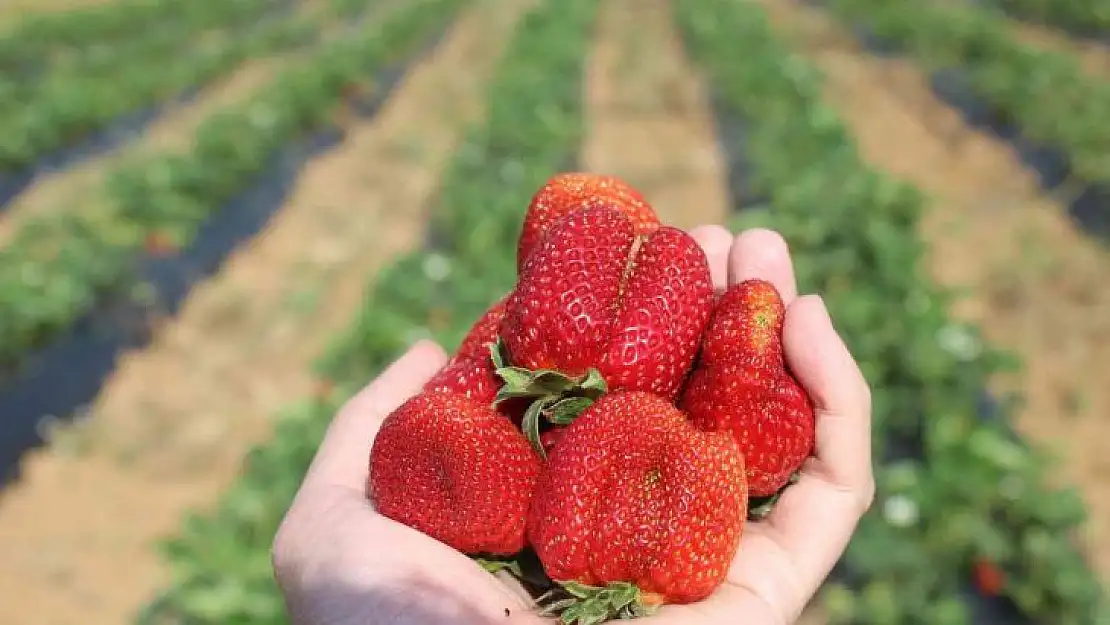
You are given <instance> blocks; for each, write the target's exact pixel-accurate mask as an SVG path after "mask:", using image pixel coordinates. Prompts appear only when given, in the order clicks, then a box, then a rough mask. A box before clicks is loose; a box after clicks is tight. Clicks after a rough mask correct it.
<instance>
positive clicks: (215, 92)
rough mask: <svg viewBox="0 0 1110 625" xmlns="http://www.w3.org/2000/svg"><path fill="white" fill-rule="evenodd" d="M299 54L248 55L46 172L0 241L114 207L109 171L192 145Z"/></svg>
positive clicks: (311, 1) (9, 215) (11, 209)
mask: <svg viewBox="0 0 1110 625" xmlns="http://www.w3.org/2000/svg"><path fill="white" fill-rule="evenodd" d="M0 1H2V0H0ZM386 4H390V3H386ZM324 8H325V5H324V4H323V3H322V2H321V1H320V0H308V1H306V2H303V3H302V4H301V5H300V6H299V7H298V9H297V11H296V12H294V13H293V15H291V16H290V17H289V18H287V19H291V20H302V19H317V18H318V17H319V16H320V15H321V14H322V11H323V10H324ZM300 54H303V52H302V53H300ZM297 56H298V53H286V54H285V55H278V56H275V57H271V58H264V59H263V58H260V59H252V60H248V61H247V62H245V63H243V64H242V65H241V66H240V67H238V68H236V69H235V70H234V71H232V72H231V73H229V74H227V75H226V76H223V77H221V78H219V79H217V80H214V81H212V83H211V84H210V85H208V86H206V87H204V88H203V89H202V90H201V92H200V93H199V94H198V95H197V97H196V98H194V99H193V100H192V101H190V102H187V103H181V104H170V105H168V106H167V108H166V110H165V111H163V112H162V114H161V115H159V116H158V118H157V119H155V120H154V121H153V122H152V123H151V124H150V125H149V126H147V127H146V128H145V129H144V130H143V131H142V132H141V134H140V133H137V134H136V135H135V136H134V137H132V138H130V139H129V140H127V141H125V142H124V143H122V144H121V145H119V146H116V147H115V148H113V149H112V150H109V151H108V152H107V153H105V154H102V155H99V156H96V157H93V158H89V159H83V160H80V161H78V162H76V163H74V164H73V165H71V166H69V167H66V168H63V169H60V170H58V171H56V172H53V173H50V174H46V175H43V176H41V177H40V178H38V179H37V180H35V181H34V182H32V183H31V185H30V186H29V187H27V189H25V190H24V191H23V192H22V193H20V194H19V196H17V197H16V198H14V199H13V200H11V202H10V203H9V205H8V206H7V208H6V210H5V211H4V213H3V214H2V215H0V247H2V246H4V245H6V244H7V243H8V242H9V241H11V240H12V237H14V236H16V233H17V232H18V231H19V229H20V228H21V227H22V226H23V225H24V224H25V223H27V222H28V221H29V220H31V219H34V218H37V217H42V216H47V215H50V214H52V213H57V212H63V211H73V210H76V209H78V208H79V209H80V211H81V213H82V214H83V215H86V216H93V215H96V214H100V213H110V212H111V210H110V206H111V205H110V203H109V201H108V199H107V198H106V197H105V194H104V189H103V182H104V179H105V176H106V174H108V173H109V172H110V171H112V170H113V169H115V168H118V167H120V166H121V165H124V164H126V163H127V162H129V161H135V160H141V159H143V158H146V157H147V156H148V155H151V154H157V153H163V152H166V151H172V150H180V149H184V148H187V147H188V146H189V142H190V141H191V140H192V138H193V135H194V134H195V133H196V130H197V128H198V127H199V126H200V125H201V124H202V123H204V121H205V120H206V119H208V117H209V116H210V115H212V114H213V113H215V112H217V111H219V110H221V109H223V108H226V107H229V106H232V105H234V104H236V103H238V102H242V101H244V100H245V99H247V98H249V97H250V96H251V94H252V93H253V92H254V91H255V90H257V89H258V88H260V87H262V86H263V85H265V84H266V82H267V81H268V80H269V79H270V78H272V77H273V76H274V74H276V73H277V72H278V71H280V70H281V69H282V67H283V66H284V65H287V64H288V63H289V62H292V61H294V60H295V59H296V58H297Z"/></svg>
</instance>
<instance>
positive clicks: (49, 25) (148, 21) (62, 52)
mask: <svg viewBox="0 0 1110 625" xmlns="http://www.w3.org/2000/svg"><path fill="white" fill-rule="evenodd" d="M256 4H257V2H256V0H193V1H192V2H179V1H178V0H114V1H113V2H107V3H104V4H94V5H90V6H87V7H74V8H73V9H70V10H69V11H59V12H46V13H37V12H34V11H31V12H29V13H27V14H26V15H24V16H23V17H21V18H20V19H19V20H17V21H15V22H14V23H13V24H12V25H11V26H9V27H8V28H7V29H5V30H4V31H3V32H2V33H0V75H4V76H6V77H9V78H11V77H13V76H20V75H26V74H28V73H33V72H32V71H30V70H34V69H38V68H42V67H44V66H46V65H49V64H51V62H53V61H57V60H63V59H69V58H72V57H74V56H79V55H81V54H84V53H87V52H90V51H92V50H94V49H96V48H98V47H103V46H108V47H111V46H115V45H119V44H120V43H123V42H127V41H130V40H132V39H134V38H137V37H144V36H147V35H151V34H153V35H161V34H164V33H166V32H172V31H173V30H174V29H176V28H178V27H179V26H180V25H182V24H198V23H206V22H207V23H211V22H210V20H211V19H212V17H213V16H214V15H221V16H232V15H241V14H244V13H251V12H253V11H254V10H255V8H254V7H255V5H256ZM266 4H268V5H270V6H273V5H274V4H275V3H274V2H272V1H270V2H267V3H266Z"/></svg>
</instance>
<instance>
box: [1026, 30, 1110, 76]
mask: <svg viewBox="0 0 1110 625" xmlns="http://www.w3.org/2000/svg"><path fill="white" fill-rule="evenodd" d="M1011 29H1012V31H1013V33H1014V35H1016V36H1017V38H1018V40H1019V41H1021V42H1023V43H1027V44H1029V45H1031V46H1035V47H1038V48H1042V49H1044V50H1051V51H1053V52H1060V53H1063V54H1070V55H1072V56H1074V57H1075V58H1076V60H1077V61H1078V62H1079V65H1080V66H1081V67H1082V68H1083V69H1084V70H1086V71H1087V72H1088V73H1089V74H1090V75H1091V76H1093V77H1096V78H1103V79H1105V78H1110V49H1107V47H1106V44H1104V43H1099V42H1096V41H1088V40H1083V39H1078V38H1074V37H1069V36H1068V35H1067V34H1065V33H1062V32H1060V31H1059V30H1056V29H1053V28H1049V27H1047V26H1040V25H1037V24H1030V23H1027V22H1018V21H1013V22H1011Z"/></svg>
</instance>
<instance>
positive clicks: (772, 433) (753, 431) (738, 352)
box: [679, 280, 814, 497]
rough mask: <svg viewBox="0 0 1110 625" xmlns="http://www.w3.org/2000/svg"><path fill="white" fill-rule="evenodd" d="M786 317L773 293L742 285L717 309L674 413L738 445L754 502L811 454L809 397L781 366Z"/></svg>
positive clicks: (758, 283) (759, 285)
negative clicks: (724, 434) (682, 412)
mask: <svg viewBox="0 0 1110 625" xmlns="http://www.w3.org/2000/svg"><path fill="white" fill-rule="evenodd" d="M785 314H786V311H785V307H784V306H783V302H782V298H781V297H780V296H779V293H778V291H777V290H776V289H775V287H774V285H772V284H771V283H769V282H766V281H763V280H747V281H745V282H742V283H740V284H737V285H734V286H732V287H731V288H729V289H728V290H727V291H726V292H725V294H724V295H723V296H722V297H721V299H720V300H719V301H718V303H717V305H716V307H715V309H714V311H713V317H712V319H711V320H710V322H709V327H708V329H707V330H706V332H705V337H704V340H703V344H702V353H701V359H700V362H699V363H698V365H697V368H696V369H695V370H694V373H693V374H692V375H691V376H690V381H689V384H687V386H686V389H685V391H684V392H683V395H682V398H681V400H680V403H679V406H680V407H681V408H682V409H683V410H685V411H686V412H687V413H689V415H690V419H691V420H692V421H693V422H694V424H695V425H697V426H698V427H700V428H702V429H704V430H726V431H729V432H731V433H732V435H733V437H734V438H735V439H736V441H737V442H738V443H740V450H741V451H742V452H743V453H744V461H745V464H746V465H747V473H748V487H749V489H750V491H751V495H752V496H753V497H765V496H768V495H772V494H774V493H775V492H776V491H778V490H779V489H780V488H782V487H783V486H785V485H786V483H787V482H788V481H789V480H790V475H791V474H792V473H793V472H794V471H795V470H797V469H798V467H800V466H801V464H802V463H803V462H804V461H805V459H806V458H807V457H808V456H809V455H810V453H812V451H813V442H814V413H813V404H812V402H811V401H810V398H809V395H807V394H806V392H805V390H804V389H803V388H802V387H801V385H800V384H799V383H798V381H797V379H795V378H794V376H793V375H792V374H791V373H790V371H789V369H788V368H787V366H786V360H785V357H784V354H783V345H782V326H783V318H784V317H785Z"/></svg>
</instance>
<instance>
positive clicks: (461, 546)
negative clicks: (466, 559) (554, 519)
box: [367, 392, 540, 555]
mask: <svg viewBox="0 0 1110 625" xmlns="http://www.w3.org/2000/svg"><path fill="white" fill-rule="evenodd" d="M539 473H540V460H539V457H538V456H537V455H536V452H535V451H534V450H533V449H532V447H531V445H530V444H529V443H528V441H527V440H526V439H525V438H524V436H523V435H522V434H521V433H520V431H519V430H518V429H517V428H516V426H514V425H513V424H512V422H510V421H509V420H508V419H506V418H505V417H504V416H502V415H501V414H500V413H498V412H497V411H496V410H494V409H493V408H491V407H490V406H489V405H487V404H482V403H479V402H477V401H475V400H473V399H470V398H469V397H466V396H464V395H460V394H458V393H451V392H434V393H430V392H424V393H420V394H418V395H416V396H415V397H413V398H412V399H410V400H409V401H407V402H405V403H404V404H403V405H401V407H400V408H398V409H397V410H395V411H394V412H392V413H390V415H389V416H388V417H386V419H385V421H384V422H383V423H382V427H381V430H380V431H379V432H378V436H377V438H376V439H374V445H373V448H372V449H371V452H370V477H369V481H368V484H367V496H368V497H369V499H370V501H372V502H373V504H374V506H375V507H376V508H377V510H378V512H380V513H381V514H382V515H384V516H386V517H388V518H390V519H393V520H395V521H397V522H399V523H403V524H405V525H407V526H409V527H412V528H414V529H417V530H420V531H421V532H423V533H425V534H427V535H429V536H431V537H432V538H435V539H436V540H439V541H441V542H443V543H445V544H447V545H449V546H451V547H453V548H455V549H457V550H459V551H461V552H463V553H468V554H493V555H511V554H515V553H517V552H519V551H520V550H521V549H523V548H524V544H525V539H524V536H525V522H526V515H527V512H528V506H529V502H530V501H531V498H532V493H533V491H534V489H535V484H536V480H537V478H538V476H539Z"/></svg>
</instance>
